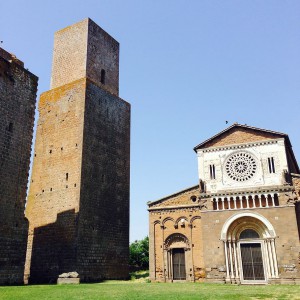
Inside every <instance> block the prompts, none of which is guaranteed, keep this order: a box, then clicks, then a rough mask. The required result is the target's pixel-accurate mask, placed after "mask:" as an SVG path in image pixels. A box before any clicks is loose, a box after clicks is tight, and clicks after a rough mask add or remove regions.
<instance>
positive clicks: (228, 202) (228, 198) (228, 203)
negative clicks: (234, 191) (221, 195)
mask: <svg viewBox="0 0 300 300" xmlns="http://www.w3.org/2000/svg"><path fill="white" fill-rule="evenodd" d="M226 200H227V205H228V209H231V207H230V197H227V198H226Z"/></svg>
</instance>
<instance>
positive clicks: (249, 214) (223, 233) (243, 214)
mask: <svg viewBox="0 0 300 300" xmlns="http://www.w3.org/2000/svg"><path fill="white" fill-rule="evenodd" d="M242 217H252V218H255V219H258V220H260V221H261V222H262V223H263V224H264V225H265V226H266V227H267V229H268V231H269V234H270V237H273V238H275V237H276V234H275V230H274V227H273V225H272V224H271V223H270V222H269V221H268V219H267V218H265V217H264V216H262V215H260V214H258V213H256V212H241V213H237V214H234V215H233V216H231V217H229V218H228V219H227V220H226V221H225V223H224V225H223V227H222V230H221V240H222V241H226V239H227V231H228V228H229V227H230V225H231V224H232V223H233V222H234V221H235V220H237V219H239V218H242Z"/></svg>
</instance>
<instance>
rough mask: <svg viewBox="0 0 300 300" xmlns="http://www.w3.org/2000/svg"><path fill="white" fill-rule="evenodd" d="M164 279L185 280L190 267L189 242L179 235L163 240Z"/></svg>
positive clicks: (172, 235)
mask: <svg viewBox="0 0 300 300" xmlns="http://www.w3.org/2000/svg"><path fill="white" fill-rule="evenodd" d="M165 250H166V251H165V256H166V257H165V258H166V260H165V261H166V262H167V265H166V273H167V274H166V275H167V276H166V277H167V279H168V280H172V281H174V280H186V279H187V273H188V272H187V268H188V266H189V265H190V262H189V260H190V255H189V252H190V251H188V250H190V246H189V241H188V239H187V237H186V236H184V235H183V234H180V233H175V234H171V235H170V236H168V237H167V239H166V240H165Z"/></svg>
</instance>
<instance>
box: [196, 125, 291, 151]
mask: <svg viewBox="0 0 300 300" xmlns="http://www.w3.org/2000/svg"><path fill="white" fill-rule="evenodd" d="M278 138H284V139H286V140H287V141H288V142H289V140H288V136H287V134H285V133H281V132H276V131H271V130H266V129H261V128H256V127H251V126H247V125H241V124H237V123H235V124H233V125H232V126H230V127H228V128H226V129H225V130H223V131H221V132H220V133H218V134H216V135H214V136H213V137H211V138H210V139H208V140H206V141H204V142H203V143H201V144H199V145H198V146H196V147H195V148H194V150H195V151H197V150H198V149H203V148H210V147H221V146H228V145H235V144H243V143H253V142H258V141H265V140H271V139H278Z"/></svg>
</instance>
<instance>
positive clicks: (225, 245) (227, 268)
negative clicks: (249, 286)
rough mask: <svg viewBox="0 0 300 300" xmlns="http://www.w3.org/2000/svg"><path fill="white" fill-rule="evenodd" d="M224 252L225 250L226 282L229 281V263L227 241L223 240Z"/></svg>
mask: <svg viewBox="0 0 300 300" xmlns="http://www.w3.org/2000/svg"><path fill="white" fill-rule="evenodd" d="M224 252H225V263H226V282H230V276H229V264H228V252H227V241H224Z"/></svg>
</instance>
